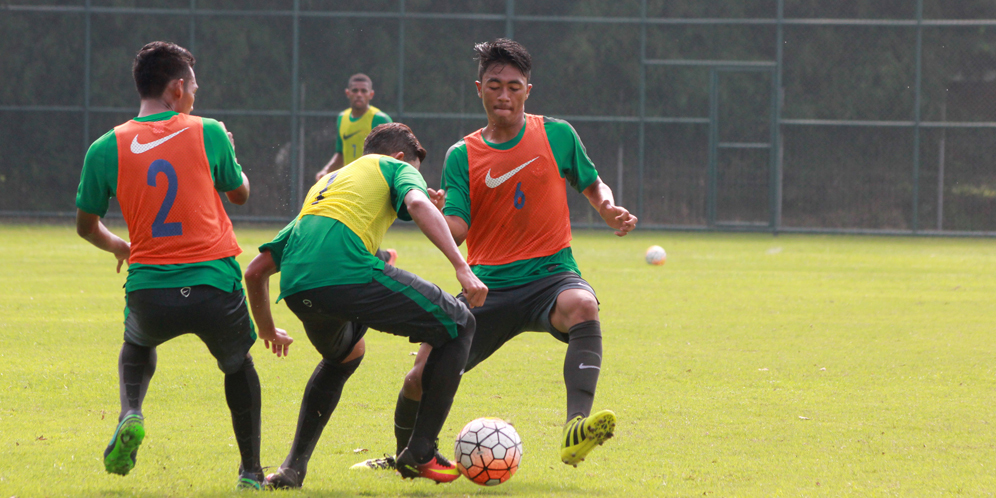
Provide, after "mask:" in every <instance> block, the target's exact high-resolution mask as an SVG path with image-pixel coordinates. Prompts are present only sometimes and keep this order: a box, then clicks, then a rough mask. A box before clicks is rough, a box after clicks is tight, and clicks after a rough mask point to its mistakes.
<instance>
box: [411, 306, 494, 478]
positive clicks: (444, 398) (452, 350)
mask: <svg viewBox="0 0 996 498" xmlns="http://www.w3.org/2000/svg"><path fill="white" fill-rule="evenodd" d="M476 323H477V322H475V321H474V318H473V315H469V317H468V320H467V325H466V326H464V327H460V326H458V327H457V337H456V339H453V340H451V341H449V342H447V343H446V344H443V345H442V346H440V347H438V348H437V347H433V348H432V352H431V353H429V358H428V359H427V360H426V361H425V368H424V369H422V401H421V402H420V403H419V406H418V415H417V416H416V418H415V427H414V428H413V429H412V437H411V439H410V440H409V441H408V451H409V452H411V454H412V456H413V457H415V461H416V462H418V463H425V462H428V461H429V460H431V459H432V457H433V456H434V452H433V449H434V448H435V446H436V438H437V437H439V431H440V430H442V428H443V423H444V422H446V416H447V415H449V413H450V407H451V406H453V396H455V395H456V392H457V388H458V387H460V377H461V371H462V370H463V367H465V366H466V365H467V355H468V354H469V353H470V341H471V339H472V338H473V337H474V328H475V327H476Z"/></svg>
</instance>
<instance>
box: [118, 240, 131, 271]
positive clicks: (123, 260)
mask: <svg viewBox="0 0 996 498" xmlns="http://www.w3.org/2000/svg"><path fill="white" fill-rule="evenodd" d="M129 256H131V242H125V243H124V245H123V246H121V247H119V248H116V249H115V250H114V257H115V258H117V260H118V269H117V272H118V273H121V265H126V264H128V257H129Z"/></svg>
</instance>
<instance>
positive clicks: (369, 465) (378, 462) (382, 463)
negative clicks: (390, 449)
mask: <svg viewBox="0 0 996 498" xmlns="http://www.w3.org/2000/svg"><path fill="white" fill-rule="evenodd" d="M394 462H395V459H394V457H393V456H391V455H384V458H371V459H369V460H364V461H362V462H360V463H358V464H355V465H353V466H352V467H350V468H349V469H350V470H394V469H395V467H396V466H395V464H394Z"/></svg>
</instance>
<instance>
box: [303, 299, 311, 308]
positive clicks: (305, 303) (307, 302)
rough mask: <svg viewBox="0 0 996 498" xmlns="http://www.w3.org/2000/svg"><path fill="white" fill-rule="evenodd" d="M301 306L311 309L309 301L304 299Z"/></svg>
mask: <svg viewBox="0 0 996 498" xmlns="http://www.w3.org/2000/svg"><path fill="white" fill-rule="evenodd" d="M301 304H303V305H305V306H307V307H309V308H310V307H311V299H305V300H303V301H301Z"/></svg>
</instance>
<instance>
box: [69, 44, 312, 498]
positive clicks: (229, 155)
mask: <svg viewBox="0 0 996 498" xmlns="http://www.w3.org/2000/svg"><path fill="white" fill-rule="evenodd" d="M132 72H133V75H134V78H135V85H136V87H137V89H138V93H139V96H140V97H141V105H140V107H139V113H138V117H136V118H134V119H131V120H129V121H128V122H126V123H124V124H121V125H119V126H117V127H115V128H114V129H113V130H111V131H109V132H107V133H106V134H104V136H102V137H100V138H99V139H97V141H95V142H94V143H93V145H91V146H90V150H89V151H88V152H87V154H86V159H85V161H84V163H83V172H82V175H81V178H80V184H79V189H78V191H77V194H76V207H77V208H78V209H77V213H76V231H77V233H79V235H80V236H81V237H83V238H84V239H86V240H87V241H89V242H90V243H92V244H93V245H95V246H97V247H98V248H100V249H103V250H105V251H108V252H111V253H113V254H114V256H115V257H116V258H117V260H118V271H119V272H120V271H121V265H122V264H124V263H127V265H128V278H127V280H126V283H125V292H126V303H127V304H126V308H125V323H124V325H125V332H124V345H123V346H122V347H121V355H120V357H119V360H118V374H119V381H120V393H121V412H120V415H119V417H118V426H117V429H116V430H115V431H114V436H113V437H112V439H111V442H110V444H108V446H107V448H106V449H105V451H104V467H105V469H106V470H107V472H110V473H114V474H120V475H127V474H128V472H130V471H131V469H132V468H133V467H134V466H135V460H136V457H137V453H138V448H139V445H140V444H141V443H142V440H143V439H144V438H145V425H144V416H143V414H142V401H143V399H144V398H145V394H146V391H147V390H148V387H149V382H150V381H151V379H152V375H153V373H155V370H156V346H158V345H160V344H162V343H164V342H166V341H168V340H170V339H172V338H174V337H177V336H179V335H182V334H187V333H193V334H196V335H197V336H198V337H199V338H200V339H201V340H202V341H204V343H205V344H206V345H207V347H208V350H210V352H211V354H212V355H213V356H214V357H215V359H216V360H217V361H218V367H219V368H220V369H221V371H222V372H223V373H224V374H225V397H226V399H227V401H228V407H229V409H230V410H231V413H232V424H233V426H234V429H235V440H236V442H237V443H238V446H239V453H240V454H241V460H242V461H241V467H240V473H239V480H238V482H237V487H239V488H250V489H260V487H261V484H262V482H263V470H262V468H261V466H260V462H259V446H260V385H259V376H258V375H257V374H256V369H255V367H254V366H253V361H252V357H251V356H250V355H249V348H250V347H251V346H252V345H253V342H254V341H255V340H256V333H255V331H254V330H253V325H252V320H250V318H249V310H248V308H247V306H246V299H245V294H244V293H243V290H242V270H241V269H240V268H239V264H238V262H236V261H235V256H237V255H238V254H240V253H241V252H242V250H241V249H240V248H239V244H238V242H237V241H236V240H235V233H234V232H233V231H232V222H231V221H230V220H229V218H228V215H227V214H226V213H225V209H224V207H223V206H222V202H221V197H220V196H219V195H218V192H224V193H225V196H226V197H228V200H229V201H230V202H232V203H234V204H239V205H241V204H245V202H246V201H247V200H248V199H249V180H248V179H247V178H246V176H245V174H243V173H242V167H241V166H240V165H239V164H238V162H237V161H236V159H235V149H234V146H233V143H232V141H231V140H232V139H231V134H230V133H228V132H227V130H225V127H224V125H223V124H222V123H220V122H218V121H215V120H213V119H208V118H200V117H196V116H191V115H190V112H191V111H192V110H193V107H194V96H195V94H196V92H197V82H196V80H195V78H194V57H193V56H192V55H191V54H190V52H189V51H187V50H186V49H184V48H182V47H180V46H177V45H175V44H172V43H167V42H152V43H149V44H148V45H146V46H144V47H142V49H141V50H140V51H139V52H138V54H137V55H136V56H135V60H134V63H133V66H132ZM113 196H116V197H117V198H118V202H119V203H120V205H121V213H122V214H123V215H124V219H125V223H126V224H127V225H128V235H129V238H130V240H131V242H130V243H129V242H125V241H124V240H123V239H121V238H120V237H118V236H117V235H114V234H113V233H111V232H110V231H109V230H108V229H107V228H106V227H105V226H104V224H103V223H102V222H101V221H100V218H101V217H103V216H104V215H105V214H106V213H107V209H108V201H109V199H110V198H111V197H113ZM266 339H267V340H269V341H270V342H274V343H277V344H281V345H286V344H289V343H290V342H291V341H292V339H291V338H290V337H287V336H286V334H284V335H283V336H282V337H277V336H275V337H266ZM219 446H222V447H224V446H226V445H225V444H219ZM219 449H220V448H219Z"/></svg>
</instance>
